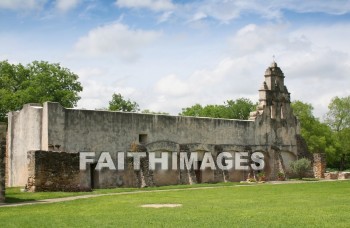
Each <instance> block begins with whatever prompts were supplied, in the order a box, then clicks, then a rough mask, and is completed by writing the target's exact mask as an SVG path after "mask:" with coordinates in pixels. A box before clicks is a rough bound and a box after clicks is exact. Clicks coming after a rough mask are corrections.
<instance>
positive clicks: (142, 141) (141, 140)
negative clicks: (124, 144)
mask: <svg viewBox="0 0 350 228" xmlns="http://www.w3.org/2000/svg"><path fill="white" fill-rule="evenodd" d="M139 143H140V144H146V143H147V134H139Z"/></svg>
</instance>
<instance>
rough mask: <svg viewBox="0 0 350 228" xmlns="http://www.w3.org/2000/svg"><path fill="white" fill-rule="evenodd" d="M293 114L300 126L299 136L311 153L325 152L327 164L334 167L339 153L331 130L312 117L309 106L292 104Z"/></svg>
mask: <svg viewBox="0 0 350 228" xmlns="http://www.w3.org/2000/svg"><path fill="white" fill-rule="evenodd" d="M292 108H293V113H294V114H295V115H296V116H297V117H298V119H299V121H300V125H301V135H302V137H303V138H304V139H305V141H306V143H307V145H308V149H309V151H310V152H311V153H319V152H325V153H326V154H327V162H328V164H329V165H330V166H333V167H334V166H335V164H336V161H337V156H338V151H339V143H338V140H337V138H336V136H335V134H334V133H333V132H332V130H331V128H330V127H329V126H328V125H327V124H325V123H322V122H321V121H320V120H319V119H318V118H316V117H315V116H314V115H313V113H312V112H313V107H312V105H311V104H308V103H303V102H301V101H294V102H292Z"/></svg>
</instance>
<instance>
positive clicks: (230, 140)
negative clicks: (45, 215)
mask: <svg viewBox="0 0 350 228" xmlns="http://www.w3.org/2000/svg"><path fill="white" fill-rule="evenodd" d="M264 78H265V81H264V82H263V84H262V87H261V88H260V90H259V105H258V107H257V110H256V111H255V112H252V113H251V116H250V118H249V120H232V119H216V118H196V117H184V116H169V115H151V114H140V113H125V112H111V111H96V110H77V109H66V108H64V107H62V106H61V105H60V104H59V103H53V102H46V103H44V104H43V106H40V105H37V104H28V105H25V106H24V107H23V109H22V110H20V111H17V112H11V113H9V115H8V119H9V133H8V135H9V140H8V169H7V170H8V185H9V186H24V185H25V184H27V182H28V176H29V173H28V165H29V163H28V161H29V160H27V151H30V150H35V151H38V150H41V151H56V152H60V151H65V152H67V153H72V154H78V153H79V152H84V151H85V152H96V154H97V155H99V154H100V153H102V152H110V153H111V155H112V158H113V159H115V157H116V154H117V153H118V152H128V151H133V149H132V146H133V145H142V146H144V147H145V150H146V152H165V151H166V152H174V151H176V152H179V151H183V152H188V153H191V152H201V153H204V152H210V153H212V156H213V157H216V156H217V155H218V153H219V152H220V151H225V152H230V153H235V152H243V151H245V152H249V153H253V152H262V153H264V155H265V163H266V164H267V168H266V173H268V175H269V176H268V179H275V178H276V175H277V173H278V172H281V171H283V172H285V173H288V164H289V163H290V162H291V161H294V160H295V159H296V158H297V157H299V156H301V155H304V154H306V153H307V151H306V149H305V148H307V147H306V146H305V145H304V144H303V142H302V140H301V139H300V138H298V134H300V126H299V124H298V120H297V119H296V117H295V116H294V115H293V112H292V110H291V107H290V94H289V92H288V90H287V87H286V86H285V85H284V74H283V72H282V71H281V69H280V68H279V67H278V66H277V64H276V63H275V62H274V63H273V64H272V65H271V66H269V67H268V69H267V70H266V71H265V75H264ZM169 142H171V143H169ZM146 159H147V158H146ZM141 162H143V163H145V164H146V163H147V161H143V160H142V161H141ZM143 167H144V168H143V169H141V170H140V171H139V172H138V173H135V172H133V171H132V170H131V169H132V167H131V165H130V164H129V165H128V169H127V170H124V171H123V172H120V173H119V172H112V171H102V172H99V173H94V172H92V173H91V175H94V178H95V177H96V179H98V181H94V178H91V180H90V185H94V187H101V188H102V187H113V186H118V185H121V184H120V183H121V182H123V183H125V185H126V186H143V185H153V184H154V183H158V184H160V185H164V184H177V183H196V181H197V180H196V178H195V176H196V175H197V176H198V175H199V174H198V173H195V172H194V171H192V170H186V171H181V172H179V173H177V172H171V171H169V172H168V171H166V172H158V171H156V172H149V171H147V168H145V167H146V166H143ZM91 175H90V176H91ZM200 175H202V177H203V178H202V181H204V182H215V181H218V180H224V181H225V180H228V181H239V180H244V179H245V178H246V176H247V172H234V173H233V172H230V171H227V172H218V171H215V172H213V171H210V170H204V171H202V174H200ZM84 178H85V179H89V177H84ZM152 181H153V182H152ZM92 182H93V184H91V183H92Z"/></svg>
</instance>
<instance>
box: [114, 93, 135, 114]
mask: <svg viewBox="0 0 350 228" xmlns="http://www.w3.org/2000/svg"><path fill="white" fill-rule="evenodd" d="M108 110H110V111H121V112H137V111H139V110H140V109H139V105H138V104H137V103H136V102H135V101H130V100H129V99H128V100H126V99H125V98H124V97H123V96H122V95H121V94H120V93H114V94H113V95H112V100H111V101H110V102H109V107H108Z"/></svg>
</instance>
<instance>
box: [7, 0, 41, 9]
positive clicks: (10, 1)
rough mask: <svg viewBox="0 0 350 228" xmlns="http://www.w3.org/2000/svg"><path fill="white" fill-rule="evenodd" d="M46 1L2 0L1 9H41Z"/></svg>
mask: <svg viewBox="0 0 350 228" xmlns="http://www.w3.org/2000/svg"><path fill="white" fill-rule="evenodd" d="M45 3H46V0H1V1H0V8H4V9H11V10H33V9H41V8H42V7H43V6H44V4H45Z"/></svg>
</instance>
